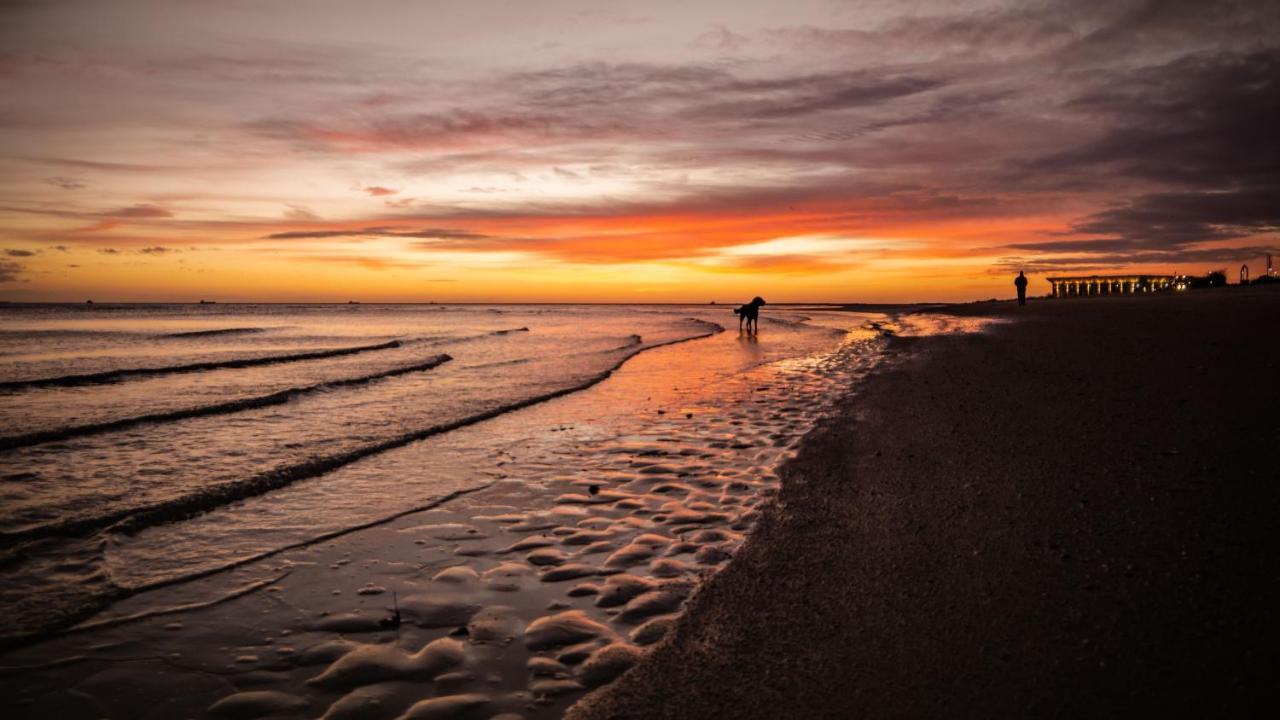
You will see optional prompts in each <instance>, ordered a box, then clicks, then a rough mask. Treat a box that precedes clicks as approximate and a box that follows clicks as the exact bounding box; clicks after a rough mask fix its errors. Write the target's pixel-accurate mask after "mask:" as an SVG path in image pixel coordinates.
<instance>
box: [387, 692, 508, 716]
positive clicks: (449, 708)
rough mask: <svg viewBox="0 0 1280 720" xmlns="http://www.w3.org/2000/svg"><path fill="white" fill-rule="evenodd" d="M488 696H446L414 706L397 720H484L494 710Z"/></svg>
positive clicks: (474, 694) (471, 694)
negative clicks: (481, 719) (471, 719)
mask: <svg viewBox="0 0 1280 720" xmlns="http://www.w3.org/2000/svg"><path fill="white" fill-rule="evenodd" d="M492 706H493V701H492V700H490V699H489V697H488V696H487V695H480V694H479V693H468V694H466V695H446V696H444V697H438V698H431V699H430V700H423V701H422V702H419V703H416V704H414V706H413V707H411V708H409V709H408V710H407V711H405V714H403V715H401V716H400V717H399V718H398V719H397V720H469V719H470V718H483V717H487V716H488V712H489V711H491V710H492V709H493V707H492Z"/></svg>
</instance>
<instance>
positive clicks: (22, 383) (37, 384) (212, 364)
mask: <svg viewBox="0 0 1280 720" xmlns="http://www.w3.org/2000/svg"><path fill="white" fill-rule="evenodd" d="M401 345H403V343H402V342H401V341H399V340H392V341H390V342H385V343H379V344H377V345H359V346H356V347H345V348H330V349H326V350H310V351H307V352H300V353H287V354H282V355H262V356H258V357H250V358H240V359H237V360H213V361H209V362H198V363H188V364H185V365H167V366H160V367H151V368H122V369H120V370H107V371H104V372H96V373H85V374H80V375H60V376H57V377H47V378H36V379H33V380H9V381H6V382H0V391H8V392H12V391H15V390H27V389H30V388H42V387H75V386H78V385H106V384H109V383H117V382H123V381H125V380H129V379H132V378H139V377H155V376H158V375H176V374H178V373H193V372H206V371H209V370H221V369H224V368H247V367H258V366H261V365H275V364H277V363H288V362H300V361H303V360H320V359H324V358H333V357H341V356H343V355H355V354H357V353H364V352H374V351H377V350H390V349H392V348H398V347H400V346H401Z"/></svg>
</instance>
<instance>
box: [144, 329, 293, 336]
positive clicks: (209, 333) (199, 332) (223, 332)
mask: <svg viewBox="0 0 1280 720" xmlns="http://www.w3.org/2000/svg"><path fill="white" fill-rule="evenodd" d="M272 329H273V328H261V327H243V328H218V329H217V330H190V331H187V332H176V333H168V334H166V335H160V336H159V337H162V338H202V337H214V336H217V335H254V334H257V333H264V332H266V331H268V330H272Z"/></svg>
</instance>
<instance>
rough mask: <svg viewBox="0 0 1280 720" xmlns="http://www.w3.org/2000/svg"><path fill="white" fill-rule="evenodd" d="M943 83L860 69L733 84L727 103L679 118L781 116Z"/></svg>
mask: <svg viewBox="0 0 1280 720" xmlns="http://www.w3.org/2000/svg"><path fill="white" fill-rule="evenodd" d="M944 84H945V81H944V80H943V79H941V78H938V77H926V76H923V75H919V74H911V73H908V74H896V73H885V72H866V71H862V72H851V73H840V74H825V75H810V76H803V77H792V78H786V79H783V80H769V81H758V82H739V83H735V84H734V85H731V86H730V87H729V88H726V89H727V90H728V91H729V92H727V93H724V94H725V95H728V96H729V98H730V99H728V100H727V101H724V102H717V103H711V104H707V105H704V106H701V107H695V108H693V109H691V110H690V111H689V112H688V113H686V114H685V115H686V116H694V117H712V118H747V119H750V118H766V119H772V118H787V117H794V116H802V115H810V114H814V113H820V112H827V111H833V110H846V109H849V108H857V107H863V106H867V105H875V104H879V103H884V102H887V101H889V100H893V99H896V98H901V97H905V96H908V95H916V94H919V93H922V92H925V91H927V90H933V89H935V88H939V87H941V86H943V85H944ZM734 96H741V97H740V98H739V97H734Z"/></svg>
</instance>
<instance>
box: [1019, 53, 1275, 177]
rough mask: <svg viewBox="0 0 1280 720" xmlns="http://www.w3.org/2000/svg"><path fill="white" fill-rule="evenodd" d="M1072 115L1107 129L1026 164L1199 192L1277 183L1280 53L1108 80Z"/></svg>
mask: <svg viewBox="0 0 1280 720" xmlns="http://www.w3.org/2000/svg"><path fill="white" fill-rule="evenodd" d="M1064 110H1066V111H1068V112H1069V113H1071V114H1073V115H1078V116H1082V119H1085V120H1088V121H1090V124H1091V125H1094V126H1101V127H1103V128H1106V129H1105V130H1104V132H1103V133H1102V135H1101V136H1100V137H1098V138H1096V139H1094V140H1091V141H1088V142H1084V143H1081V144H1079V145H1076V146H1074V147H1071V148H1069V149H1067V150H1063V151H1061V152H1059V153H1054V154H1050V155H1047V156H1044V157H1040V158H1037V159H1035V160H1033V161H1031V162H1030V163H1028V165H1027V170H1028V172H1031V173H1050V174H1058V173H1069V174H1078V173H1093V174H1096V173H1097V172H1099V171H1105V172H1110V173H1115V174H1118V175H1122V176H1126V177H1132V178H1140V179H1144V180H1152V181H1158V182H1173V183H1179V184H1183V185H1188V186H1193V187H1221V186H1223V185H1225V184H1241V183H1243V184H1250V183H1272V182H1274V181H1275V178H1276V171H1277V169H1278V168H1280V138H1278V137H1277V134H1276V132H1275V125H1276V118H1277V117H1280V47H1272V48H1267V49H1264V50H1258V51H1254V52H1248V53H1236V52H1232V51H1218V52H1214V53H1202V54H1196V55H1192V56H1188V57H1181V58H1178V59H1176V60H1173V61H1171V62H1168V63H1164V64H1160V65H1155V66H1150V67H1142V68H1139V69H1137V70H1132V71H1128V70H1124V71H1113V72H1107V73H1105V74H1104V75H1103V76H1102V77H1100V78H1099V79H1098V80H1096V81H1094V82H1093V83H1091V88H1090V89H1089V90H1087V91H1086V92H1084V93H1083V94H1081V95H1080V96H1078V97H1076V98H1075V99H1073V100H1072V101H1071V102H1069V103H1068V104H1067V105H1066V106H1065V108H1064Z"/></svg>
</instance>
